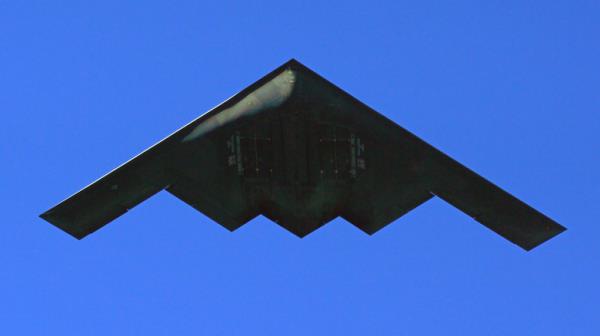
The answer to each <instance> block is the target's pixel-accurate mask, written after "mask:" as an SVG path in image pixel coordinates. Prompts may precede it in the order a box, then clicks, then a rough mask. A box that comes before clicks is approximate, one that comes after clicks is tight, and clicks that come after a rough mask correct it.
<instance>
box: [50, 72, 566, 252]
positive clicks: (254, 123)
mask: <svg viewBox="0 0 600 336" xmlns="http://www.w3.org/2000/svg"><path fill="white" fill-rule="evenodd" d="M162 189H166V190H167V191H169V192H170V193H172V194H173V195H175V196H176V197H178V198H180V199H181V200H183V201H185V202H186V203H188V204H190V205H191V206H193V207H194V208H196V209H197V210H199V211H201V212H203V213H205V214H206V215H208V216H209V217H211V218H212V219H213V220H215V221H216V222H218V223H220V224H222V225H223V226H225V227H226V228H228V229H230V230H234V229H236V228H238V227H239V226H241V225H243V224H244V223H246V222H247V221H248V220H250V219H252V218H253V217H255V216H257V215H259V214H263V215H265V216H266V217H268V218H270V219H271V220H273V221H275V222H277V223H278V224H280V225H281V226H283V227H285V228H286V229H288V230H290V231H291V232H293V233H295V234H297V235H298V236H304V235H306V234H308V233H310V232H312V231H314V230H316V229H317V228H319V227H320V226H321V225H323V224H325V223H327V222H328V221H330V220H331V219H333V218H335V217H337V216H342V217H344V218H345V219H347V220H348V221H349V222H351V223H353V224H354V225H356V226H357V227H359V228H360V229H362V230H364V231H365V232H367V233H370V234H371V233H374V232H375V231H377V230H379V229H380V228H382V227H384V226H385V225H387V224H389V223H390V222H392V221H393V220H395V219H397V218H398V217H400V216H402V215H403V214H405V213H407V212H408V211H410V210H412V209H413V208H415V207H416V206H418V205H420V204H421V203H423V202H425V201H427V200H429V199H430V198H431V197H433V196H439V197H440V198H442V199H444V200H446V201H447V202H449V203H450V204H452V205H454V206H456V207H457V208H459V209H460V210H462V211H464V212H465V213H467V214H469V215H470V216H471V217H473V218H475V219H476V220H477V221H479V222H480V223H482V224H484V225H486V226H487V227H489V228H490V229H492V230H494V231H495V232H497V233H498V234H500V235H502V236H503V237H505V238H506V239H508V240H510V241H512V242H513V243H515V244H517V245H519V246H521V247H522V248H524V249H527V250H529V249H531V248H533V247H535V246H537V245H539V244H541V243H542V242H544V241H546V240H548V239H550V238H551V237H553V236H555V235H556V234H558V233H560V232H562V231H564V230H565V228H564V227H562V226H560V225H559V224H557V223H556V222H554V221H552V220H551V219H549V218H548V217H546V216H544V215H543V214H541V213H539V212H538V211H536V210H534V209H533V208H531V207H529V206H528V205H526V204H525V203H523V202H521V201H519V200H518V199H516V198H515V197H513V196H511V195H509V194H508V193H506V192H505V191H503V190H501V189H500V188H498V187H496V186H495V185H493V184H492V183H490V182H489V181H487V180H485V179H484V178H482V177H481V176H479V175H477V174H475V173H474V172H472V171H470V170H469V169H467V168H466V167H464V166H462V165H461V164H459V163H458V162H456V161H454V160H453V159H451V158H450V157H448V156H446V155H445V154H443V153H442V152H440V151H438V150H437V149H435V148H433V147H432V146H430V145H428V144H427V143H425V142H424V141H423V140H421V139H419V138H418V137H416V136H415V135H413V134H412V133H410V132H408V131H406V130H405V129H403V128H401V127H400V126H398V125H397V124H395V123H394V122H392V121H390V120H389V119H387V118H385V117H384V116H382V115H381V114H379V113H377V112H375V111H374V110H373V109H371V108H369V107H368V106H366V105H364V104H363V103H361V102H360V101H358V100H357V99H355V98H353V97H352V96H350V95H349V94H347V93H346V92H344V91H343V90H341V89H339V88H338V87H336V86H335V85H333V84H331V83H330V82H328V81H327V80H325V79H323V78H322V77H320V76H319V75H318V74H316V73H314V72H313V71H311V70H309V69H308V68H306V67H304V66H303V65H301V64H300V63H298V62H297V61H295V60H291V61H289V62H287V63H286V64H284V65H282V66H281V67H279V68H278V69H276V70H274V71H273V72H271V73H270V74H268V75H267V76H265V77H264V78H262V79H261V80H259V81H257V82H256V83H254V84H252V85H251V86H250V87H248V88H247V89H245V90H243V91H242V92H240V93H239V94H237V95H235V96H234V97H232V98H230V99H229V100H227V101H226V102H224V103H223V104H221V105H219V106H218V107H216V108H214V109H213V110H211V111H209V112H208V113H206V114H205V115H203V116H201V117H199V118H198V119H196V120H194V121H193V122H191V123H190V124H188V125H186V126H185V127H183V128H182V129H180V130H179V131H177V132H175V133H174V134H173V135H171V136H170V137H168V138H166V139H165V140H163V141H162V142H160V143H158V144H157V145H155V146H153V147H151V148H150V149H149V150H147V151H145V152H144V153H142V154H140V155H139V156H137V157H136V158H134V159H132V160H131V161H129V162H128V163H126V164H124V165H123V166H121V167H119V168H117V169H116V170H114V171H113V172H111V173H109V174H108V175H106V176H105V177H103V178H101V179H100V180H98V181H97V182H95V183H93V184H92V185H90V186H88V187H86V188H85V189H83V190H82V191H80V192H79V193H77V194H75V195H74V196H72V197H70V198H68V199H67V200H65V201H63V202H62V203H60V204H59V205H57V206H56V207H54V208H52V209H51V210H49V211H48V212H46V213H44V214H43V215H42V217H43V218H44V219H46V220H48V221H50V222H51V223H53V224H55V225H57V226H59V227H60V228H62V229H63V230H65V231H67V232H69V233H70V234H72V235H74V236H75V237H77V238H81V237H83V236H85V235H87V234H89V233H91V232H93V231H95V230H96V229H98V228H99V227H101V226H102V225H104V224H106V223H108V222H110V221H111V220H113V219H114V218H116V217H118V216H119V215H121V214H122V213H124V212H125V211H127V209H130V208H131V207H133V206H135V205H136V204H138V203H139V202H141V201H143V200H144V199H146V198H147V197H150V196H151V195H153V194H154V193H156V192H157V191H160V190H162Z"/></svg>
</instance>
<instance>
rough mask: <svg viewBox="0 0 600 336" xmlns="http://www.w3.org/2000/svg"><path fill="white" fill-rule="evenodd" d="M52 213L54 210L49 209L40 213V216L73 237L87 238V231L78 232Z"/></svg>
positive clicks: (78, 238)
mask: <svg viewBox="0 0 600 336" xmlns="http://www.w3.org/2000/svg"><path fill="white" fill-rule="evenodd" d="M52 214H53V212H52V210H48V211H46V212H44V213H42V214H40V215H39V217H40V218H41V219H43V220H45V221H46V222H48V223H50V224H52V225H54V226H55V227H57V228H59V229H60V230H62V231H63V232H65V233H67V234H69V235H70V236H71V237H73V238H75V239H77V240H81V239H83V238H85V236H87V235H88V234H87V233H83V234H82V233H81V232H76V231H73V230H71V229H69V225H67V224H66V223H64V222H63V221H61V220H60V219H59V218H57V217H56V216H53V215H52Z"/></svg>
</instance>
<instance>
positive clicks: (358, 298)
mask: <svg viewBox="0 0 600 336" xmlns="http://www.w3.org/2000/svg"><path fill="white" fill-rule="evenodd" d="M599 35H600V3H599V2H598V1H572V0H571V1H562V0H553V1H485V2H484V1H473V2H466V1H438V2H429V1H412V2H406V1H381V2H379V1H372V2H364V1H356V2H353V1H344V2H341V1H340V2H337V3H334V2H327V1H322V2H309V1H293V2H292V1H278V2H268V1H265V2H260V1H257V2H251V1H247V2H241V1H240V2H214V3H208V2H204V1H177V2H174V1H163V2H156V1H144V2H141V1H106V0H105V1H86V2H84V1H72V2H68V1H1V0H0V108H1V111H2V112H1V113H2V116H3V118H2V119H3V122H2V123H0V132H1V133H0V134H2V138H3V141H1V142H0V157H2V159H3V164H2V165H1V166H0V171H1V172H2V174H1V176H2V177H1V178H0V181H1V184H0V185H1V188H0V197H1V200H2V202H1V204H2V209H3V211H2V213H3V214H4V216H3V220H2V225H1V226H0V230H1V234H0V264H1V265H2V273H1V276H0V331H1V333H2V334H6V335H115V334H116V335H142V334H143V335H187V334H189V335H198V334H205V335H282V334H284V335H307V334H334V335H335V334H339V335H372V334H382V335H384V334H389V335H418V334H425V335H439V334H444V335H447V334H454V335H567V334H568V335H593V334H598V333H600V308H599V307H600V289H599V287H598V284H599V283H600V271H599V270H600V245H599V244H598V241H599V237H600V227H599V226H598V218H600V210H599V209H600V207H599V206H598V192H599V191H600V183H599V182H598V178H599V174H598V171H599V168H600V167H599V166H600V155H599V153H600V139H599V136H598V134H599V132H600V116H599V113H600V94H599V91H598V88H600V76H599V74H600V62H599V61H598V60H600V43H598V42H599V39H598V36H599ZM292 57H294V58H296V59H298V60H299V61H301V62H303V63H304V64H305V65H307V66H309V67H310V68H312V69H314V70H315V71H317V72H318V73H320V74H321V75H323V76H324V77H326V78H327V79H329V80H331V81H332V82H334V83H336V84H337V85H339V86H340V87H342V88H343V89H345V90H346V91H348V92H350V93H351V94H353V95H354V96H355V97H357V98H358V99H360V100H362V101H363V102H365V103H367V104H368V105H370V106H371V107H373V108H375V109H376V110H378V111H379V112H380V113H382V114H384V115H386V116H387V117H389V118H391V119H392V120H394V121H395V122H397V123H399V124H400V125H402V126H404V127H405V128H407V129H409V130H411V131H412V132H414V133H415V134H417V135H418V136H420V137H421V138H423V139H424V140H426V141H428V142H429V143H431V144H432V145H434V146H436V147H438V148H440V149H441V150H443V151H444V152H446V153H447V154H449V155H451V156H452V157H454V158H455V159H457V160H459V161H461V162H462V163H464V164H465V165H467V166H469V167H470V168H472V169H473V170H475V171H477V172H478V173H480V174H482V175H483V176H485V177H487V178H488V179H490V180H491V181H493V182H494V183H496V184H498V185H500V186H501V187H503V188H504V189H506V190H508V191H510V192H511V193H512V194H514V195H516V196H517V197H519V198H521V199H523V200H524V201H526V202H527V203H529V204H531V205H532V206H534V207H535V208H537V209H538V210H540V211H542V212H544V213H545V214H547V215H548V216H550V217H552V218H553V219H555V220H556V221H558V222H559V223H561V224H563V225H565V226H566V227H568V229H569V230H568V231H567V232H565V233H564V234H561V235H560V236H558V237H557V238H555V239H553V240H551V241H549V242H547V243H545V244H544V245H542V246H540V247H539V248H537V249H535V250H533V251H532V252H529V253H527V252H524V251H523V250H521V249H520V248H518V247H516V246H514V245H512V244H510V243H509V242H508V241H506V240H504V239H502V238H501V237H499V236H497V235H496V234H494V233H493V232H491V231H489V230H488V229H486V228H485V227H483V226H481V225H479V224H478V223H476V222H474V221H473V220H472V219H470V218H469V217H468V216H466V215H464V214H463V213H461V212H460V211H458V210H457V209H455V208H453V207H451V206H450V205H448V204H445V203H444V202H443V201H441V200H439V199H433V200H431V201H429V202H428V203H426V204H424V205H422V206H421V207H419V208H417V209H416V210H415V211H413V212H411V213H409V214H408V215H406V216H404V217H402V218H400V219H399V220H397V221H395V222H394V223H392V224H391V225H389V226H387V227H386V228H384V229H383V230H381V231H380V232H378V233H377V234H376V235H374V236H371V237H369V236H367V235H365V234H363V233H362V232H360V231H359V230H358V229H356V228H354V227H353V226H352V225H350V224H348V223H346V222H344V221H343V220H340V219H338V220H334V221H333V222H331V223H330V224H328V225H326V226H324V227H323V228H321V229H319V230H318V231H316V232H314V233H313V234H311V235H309V236H308V237H306V238H304V239H298V238H297V237H295V236H293V235H291V234H290V233H288V232H286V231H285V230H284V229H282V228H280V227H279V226H277V225H275V224H274V223H271V222H269V221H268V220H266V219H264V218H257V219H255V220H253V221H252V222H250V223H248V224H247V225H245V226H243V227H242V228H241V229H239V230H238V231H236V232H234V233H230V232H228V231H227V230H225V229H224V228H222V227H221V226H219V225H218V224H216V223H213V222H212V221H211V220H209V219H207V218H206V217H205V216H203V215H202V214H200V213H198V212H196V211H195V210H193V209H192V208H191V207H189V206H188V205H186V204H184V203H182V202H180V201H178V200H176V199H175V198H174V197H172V196H171V195H169V194H167V193H159V194H158V195H156V196H155V197H153V198H151V199H150V200H148V201H146V202H145V203H143V204H141V205H140V206H138V207H137V208H135V209H134V210H132V211H130V212H129V213H127V215H126V216H123V217H121V218H119V219H117V220H116V221H114V222H113V223H111V224H110V225H108V226H106V227H104V228H103V229H101V230H100V231H98V232H97V233H95V234H93V235H91V236H89V237H87V238H85V239H84V240H82V241H77V240H75V239H73V238H71V237H70V236H68V235H67V234H65V233H63V232H62V231H60V230H58V229H56V228H55V227H53V226H52V225H50V224H48V223H46V222H44V221H43V220H41V219H39V218H38V217H37V216H38V214H40V213H41V212H43V211H45V210H46V209H48V208H49V207H51V206H53V205H54V204H56V203H57V202H58V201H60V200H62V199H64V198H65V197H66V196H68V195H70V194H72V193H73V192H75V191H77V190H79V189H80V188H81V187H83V186H85V185H87V184H88V183H89V182H91V181H93V180H95V179H96V178H98V177H99V176H101V175H103V174H104V173H106V172H107V171H109V170H111V169H112V168H114V167H116V166H117V165H119V164H120V163H122V162H124V161H126V160H127V159H129V158H130V157H132V156H134V155H136V154H137V153H139V152H140V151H142V150H143V149H145V148H146V147H148V146H150V145H151V144H153V143H154V142H156V141H158V140H160V139H162V138H163V137H164V136H166V135H168V134H169V133H171V132H172V131H173V130H175V129H176V128H178V127H180V126H181V125H183V124H185V123H187V122H188V121H190V120H192V119H193V118H195V117H196V116H198V115H199V114H201V113H203V112H205V111H206V110H208V109H210V108H211V107H213V106H214V105H216V104H218V103H220V102H221V101H223V100H224V99H226V98H228V97H229V96H231V95H232V94H234V93H236V92H237V91H239V90H241V89H243V88H244V87H246V86H247V85H249V84H251V83H252V82H253V81H255V80H256V79H258V78H259V77H261V76H262V75H264V74H266V73H267V72H269V71H270V70H272V69H274V68H275V67H277V66H278V65H280V64H282V63H283V62H285V61H287V60H288V59H289V58H292Z"/></svg>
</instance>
